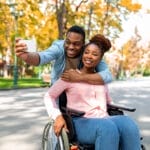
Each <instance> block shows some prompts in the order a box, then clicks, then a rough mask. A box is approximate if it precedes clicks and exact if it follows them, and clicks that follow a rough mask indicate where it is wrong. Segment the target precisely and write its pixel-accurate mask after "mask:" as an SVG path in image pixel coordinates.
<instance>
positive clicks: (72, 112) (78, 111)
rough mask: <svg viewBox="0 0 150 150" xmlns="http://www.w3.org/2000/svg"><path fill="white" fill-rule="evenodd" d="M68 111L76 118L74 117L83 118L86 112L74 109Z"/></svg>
mask: <svg viewBox="0 0 150 150" xmlns="http://www.w3.org/2000/svg"><path fill="white" fill-rule="evenodd" d="M67 111H68V113H69V114H70V115H71V116H74V117H81V116H83V115H84V114H85V112H84V111H80V110H75V109H72V108H67Z"/></svg>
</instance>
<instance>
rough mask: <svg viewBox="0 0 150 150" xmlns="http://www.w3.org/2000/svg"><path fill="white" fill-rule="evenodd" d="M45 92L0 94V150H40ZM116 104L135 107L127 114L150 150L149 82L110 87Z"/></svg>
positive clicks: (119, 83)
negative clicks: (133, 110) (134, 109)
mask: <svg viewBox="0 0 150 150" xmlns="http://www.w3.org/2000/svg"><path fill="white" fill-rule="evenodd" d="M47 89H48V88H34V89H18V90H1V91H0V150H41V139H42V132H43V128H44V125H45V124H46V123H47V121H48V117H47V113H46V110H45V107H44V103H43V96H44V93H45V92H46V91H47ZM109 89H110V94H111V96H112V98H113V99H114V101H115V103H118V104H121V105H126V106H130V107H136V109H137V110H136V112H134V113H127V114H129V115H130V116H131V117H132V118H133V119H135V121H136V122H137V123H138V125H139V128H140V132H141V135H142V136H143V137H144V141H143V142H144V144H145V145H146V148H147V150H149V149H150V126H149V125H150V78H141V79H131V80H127V81H115V82H113V83H111V84H109Z"/></svg>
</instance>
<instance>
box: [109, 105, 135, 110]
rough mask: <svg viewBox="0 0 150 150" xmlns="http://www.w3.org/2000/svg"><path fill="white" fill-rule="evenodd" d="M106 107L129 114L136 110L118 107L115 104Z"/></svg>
mask: <svg viewBox="0 0 150 150" xmlns="http://www.w3.org/2000/svg"><path fill="white" fill-rule="evenodd" d="M107 107H108V108H112V109H118V110H124V111H130V112H134V111H135V110H136V108H129V107H125V106H120V105H116V104H107Z"/></svg>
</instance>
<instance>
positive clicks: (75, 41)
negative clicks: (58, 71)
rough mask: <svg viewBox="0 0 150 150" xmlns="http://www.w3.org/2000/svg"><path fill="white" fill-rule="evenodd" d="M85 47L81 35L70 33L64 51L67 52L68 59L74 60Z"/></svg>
mask: <svg viewBox="0 0 150 150" xmlns="http://www.w3.org/2000/svg"><path fill="white" fill-rule="evenodd" d="M83 45H84V42H83V36H82V35H81V34H79V33H75V32H68V34H67V36H66V39H65V43H64V49H65V51H66V54H67V57H70V58H74V57H76V56H78V55H79V54H80V52H81V50H82V47H83Z"/></svg>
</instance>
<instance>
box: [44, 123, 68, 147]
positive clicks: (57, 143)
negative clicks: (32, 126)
mask: <svg viewBox="0 0 150 150" xmlns="http://www.w3.org/2000/svg"><path fill="white" fill-rule="evenodd" d="M69 149H70V146H69V140H68V136H67V133H66V132H65V130H64V129H63V130H62V132H61V135H60V136H59V137H56V136H55V133H54V132H53V121H50V122H48V123H47V124H46V125H45V128H44V131H43V137H42V150H69Z"/></svg>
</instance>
